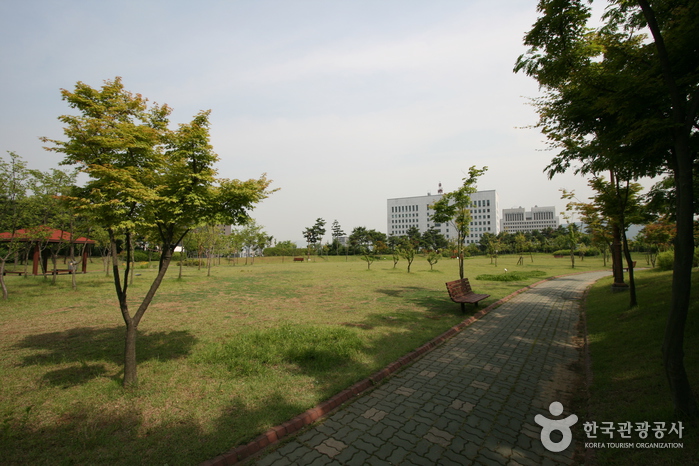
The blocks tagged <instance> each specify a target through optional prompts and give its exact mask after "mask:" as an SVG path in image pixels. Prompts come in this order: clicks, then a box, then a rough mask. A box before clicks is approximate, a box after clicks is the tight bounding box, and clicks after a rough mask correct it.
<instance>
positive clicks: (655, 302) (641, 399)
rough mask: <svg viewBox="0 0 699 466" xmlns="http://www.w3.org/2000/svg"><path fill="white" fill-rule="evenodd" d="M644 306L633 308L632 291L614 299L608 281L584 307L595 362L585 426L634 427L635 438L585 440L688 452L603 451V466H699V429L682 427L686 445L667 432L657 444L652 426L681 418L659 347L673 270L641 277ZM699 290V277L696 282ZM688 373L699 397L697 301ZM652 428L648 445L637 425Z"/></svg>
mask: <svg viewBox="0 0 699 466" xmlns="http://www.w3.org/2000/svg"><path fill="white" fill-rule="evenodd" d="M636 278H637V287H638V302H639V306H637V307H636V308H634V309H629V308H628V294H627V293H616V294H615V293H612V292H611V289H610V286H611V283H612V280H611V278H610V279H603V280H600V281H598V282H597V283H596V284H595V286H593V288H592V289H591V290H590V292H589V295H588V300H587V305H586V316H587V330H588V339H589V348H590V356H591V360H592V374H593V383H592V386H591V390H590V391H591V400H590V413H589V414H588V415H587V416H581V421H580V422H588V421H590V422H591V421H595V422H596V423H597V424H598V425H601V424H602V423H603V422H613V423H614V426H615V430H616V427H617V425H618V424H619V423H624V422H632V423H633V424H632V425H633V428H634V430H633V431H632V432H631V438H630V439H622V438H620V436H619V433H618V432H614V438H610V437H609V436H608V435H605V434H601V433H599V432H598V435H597V437H598V438H597V439H596V440H593V439H588V440H586V441H587V442H605V443H606V442H633V443H634V444H636V443H651V442H672V443H675V442H678V443H683V444H684V448H682V449H657V448H656V449H643V448H631V449H622V448H599V449H596V450H595V453H596V456H597V459H598V461H599V464H603V465H606V464H613V465H629V466H631V465H639V464H642V465H666V464H678V465H679V464H682V465H684V464H699V429H698V427H697V425H696V424H695V425H689V424H688V423H687V422H684V423H683V425H684V431H683V433H682V438H681V439H680V438H679V436H678V434H677V433H672V434H670V433H667V432H666V433H665V436H664V438H663V439H656V437H655V434H654V432H653V430H652V429H653V427H654V426H655V423H656V422H665V423H666V428H669V427H670V426H671V425H672V423H673V422H674V423H676V422H677V421H678V419H676V418H675V417H674V416H673V407H672V402H671V398H670V390H669V386H668V382H667V379H666V377H665V372H664V369H663V366H662V360H661V346H662V340H663V332H664V329H665V321H666V317H667V312H668V309H669V307H670V290H671V280H672V273H671V272H659V271H657V270H648V271H641V272H638V273H637V277H636ZM693 284H694V289H695V290H696V289H699V276H697V274H696V273H695V274H694V276H693ZM684 348H685V368H686V370H687V373H688V376H689V380H690V384H691V386H692V387H693V389H694V391H695V396H697V390H698V389H699V299H698V298H697V296H696V294H695V295H694V296H693V298H692V304H691V308H690V313H689V318H688V321H687V326H686V330H685V345H684ZM643 422H648V423H649V424H650V426H651V429H649V431H648V436H647V438H646V439H642V438H641V437H639V434H638V432H637V431H636V425H637V424H636V423H643Z"/></svg>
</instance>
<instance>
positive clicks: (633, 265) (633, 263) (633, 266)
mask: <svg viewBox="0 0 699 466" xmlns="http://www.w3.org/2000/svg"><path fill="white" fill-rule="evenodd" d="M631 268H632V269H635V268H636V261H633V262H631ZM624 270H626V271H627V272H628V271H629V268H628V267H624Z"/></svg>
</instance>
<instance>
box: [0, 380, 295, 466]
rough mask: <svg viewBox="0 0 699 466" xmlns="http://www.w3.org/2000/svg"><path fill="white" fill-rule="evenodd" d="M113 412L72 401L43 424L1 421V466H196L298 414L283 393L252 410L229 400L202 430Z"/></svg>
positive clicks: (120, 409)
mask: <svg viewBox="0 0 699 466" xmlns="http://www.w3.org/2000/svg"><path fill="white" fill-rule="evenodd" d="M117 405H118V404H114V405H113V406H110V405H106V406H105V405H98V404H88V403H83V402H80V401H77V402H76V403H74V404H73V405H71V406H70V407H69V408H68V409H67V410H66V411H64V412H62V413H60V415H59V417H58V418H56V419H55V421H53V422H51V423H41V422H36V420H37V416H41V414H40V413H39V412H38V411H37V412H34V411H31V412H30V411H29V410H27V411H26V412H22V413H18V414H15V415H11V416H6V417H5V421H4V424H3V429H0V450H1V451H2V452H3V464H17V465H19V464H55V463H56V459H57V458H58V459H59V461H58V464H109V465H132V464H170V465H192V464H199V463H201V462H203V461H206V460H209V459H212V458H214V457H216V456H217V455H219V454H221V453H224V452H226V451H229V450H230V449H232V448H234V447H235V446H237V445H240V444H243V443H245V442H247V441H249V440H250V439H251V438H252V437H254V436H256V435H258V434H256V432H263V431H265V430H267V429H269V428H270V427H272V426H274V425H278V424H281V423H282V422H285V421H287V420H288V419H291V418H292V417H293V416H295V415H296V414H298V413H300V412H303V411H304V410H305V409H306V407H304V406H300V405H297V404H295V403H293V401H292V400H291V399H289V398H288V396H286V395H285V394H284V393H283V392H274V393H271V394H268V395H267V396H265V398H264V399H262V400H260V403H258V404H257V407H256V408H252V409H251V408H250V407H248V405H247V404H246V403H243V402H242V401H240V400H237V399H233V400H231V401H230V403H229V404H228V405H226V406H224V407H223V408H222V409H221V410H220V412H219V413H218V415H216V416H215V420H214V421H213V422H212V423H211V424H210V425H208V426H207V427H204V426H202V425H201V423H200V421H199V420H197V419H196V418H194V417H192V416H187V415H183V416H171V417H169V418H166V419H165V420H163V422H161V423H158V424H152V420H150V419H149V416H148V415H147V414H146V413H145V412H144V411H143V410H142V408H139V407H137V406H134V405H133V404H130V403H129V404H126V405H124V404H121V405H119V406H117ZM38 445H42V447H37V446H38Z"/></svg>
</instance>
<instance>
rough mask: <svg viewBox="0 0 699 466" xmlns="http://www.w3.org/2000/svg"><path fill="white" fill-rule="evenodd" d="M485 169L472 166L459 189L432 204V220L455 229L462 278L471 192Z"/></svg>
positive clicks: (474, 189) (461, 276)
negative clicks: (447, 224) (448, 224)
mask: <svg viewBox="0 0 699 466" xmlns="http://www.w3.org/2000/svg"><path fill="white" fill-rule="evenodd" d="M487 169H488V167H483V168H482V169H477V168H476V167H475V166H472V167H471V168H470V169H469V171H468V177H467V178H464V179H463V182H464V183H463V185H462V186H461V187H460V188H459V189H457V190H455V191H452V192H450V193H446V194H445V195H443V196H442V198H441V199H440V200H438V201H437V202H435V203H434V205H432V209H434V214H433V215H432V221H434V222H437V223H451V225H452V226H453V227H454V230H455V231H456V235H457V243H456V246H457V248H458V249H457V253H458V258H459V277H460V278H464V242H465V241H466V237H467V236H468V233H469V226H470V224H471V210H470V207H471V194H473V193H475V192H476V191H477V189H476V182H477V181H478V178H479V177H480V176H481V175H482V174H483V173H485V172H486V170H487Z"/></svg>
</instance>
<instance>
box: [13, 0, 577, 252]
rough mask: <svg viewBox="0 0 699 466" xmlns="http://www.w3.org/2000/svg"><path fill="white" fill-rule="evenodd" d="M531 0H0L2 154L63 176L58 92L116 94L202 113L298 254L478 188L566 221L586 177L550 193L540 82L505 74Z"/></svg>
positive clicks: (529, 16)
mask: <svg viewBox="0 0 699 466" xmlns="http://www.w3.org/2000/svg"><path fill="white" fill-rule="evenodd" d="M536 3H537V2H536V1H535V0H501V1H497V2H494V1H492V0H482V1H481V0H458V1H452V0H429V1H428V0H419V1H418V0H382V1H376V0H373V1H369V0H342V1H340V0H315V1H312V0H308V1H305V0H275V1H271V0H270V1H267V0H255V1H252V0H237V1H236V0H226V1H223V0H221V1H216V0H199V1H197V2H191V1H177V0H167V1H155V0H137V1H109V2H98V1H87V0H62V1H60V2H56V1H52V0H26V1H9V0H8V1H3V2H0V67H1V69H2V72H1V73H0V155H2V156H6V154H7V151H14V152H16V153H17V154H19V155H20V156H21V157H22V158H23V159H24V160H26V161H27V162H28V164H29V166H30V167H31V168H38V169H42V170H48V169H49V168H54V167H58V163H59V162H60V160H61V158H62V157H61V154H56V153H52V152H48V151H46V150H44V149H43V145H44V144H43V143H42V142H41V141H40V140H39V137H41V136H46V137H49V138H54V139H63V127H62V124H61V123H60V121H58V117H59V116H60V115H63V114H70V113H71V112H72V111H71V109H69V107H68V105H67V104H66V102H64V101H62V100H61V95H60V89H62V88H63V89H69V90H72V89H73V88H74V86H75V84H76V83H77V82H78V81H82V82H84V83H86V84H88V85H90V86H92V87H95V88H98V87H100V86H101V85H102V84H103V82H104V81H105V80H112V79H114V78H115V77H116V76H120V77H121V78H122V80H123V84H124V86H125V88H126V89H127V90H129V91H131V92H134V93H139V94H142V95H143V96H144V97H147V98H148V99H149V100H150V101H151V102H157V103H159V104H162V103H167V104H168V105H169V106H170V107H172V108H173V113H172V115H171V122H172V123H173V127H174V125H176V124H177V123H186V122H189V121H191V119H192V118H193V117H194V115H196V114H197V113H198V112H199V111H200V110H208V109H210V110H211V124H212V128H211V143H212V145H213V147H214V150H215V152H216V153H217V154H218V155H219V157H220V161H219V163H218V170H219V176H221V177H225V178H236V179H250V178H258V177H259V176H260V175H262V174H263V173H266V174H267V177H268V178H269V179H271V180H273V183H272V185H271V188H279V191H277V192H275V193H274V194H272V195H271V196H270V197H269V198H268V199H266V200H264V201H263V202H262V203H261V204H259V206H258V207H257V208H256V209H255V210H254V211H253V212H252V216H253V217H254V218H255V220H256V221H257V223H258V224H260V225H262V226H263V227H264V230H265V231H266V232H267V233H268V234H269V235H272V236H274V238H275V240H277V241H283V240H292V241H297V242H298V243H299V244H302V243H303V231H304V229H305V228H308V227H311V226H313V225H314V224H315V221H316V219H317V218H323V219H325V220H326V222H327V225H326V229H327V230H328V232H327V234H326V236H325V241H329V240H330V239H331V238H330V226H331V224H332V222H333V221H334V220H337V221H338V222H339V224H340V225H341V227H342V229H343V230H344V231H345V233H347V234H349V233H351V231H352V229H353V228H355V227H358V226H363V227H366V228H369V229H376V230H378V231H382V232H386V228H387V226H386V201H387V199H390V198H398V197H410V196H422V195H426V194H427V193H428V192H430V193H433V194H434V193H436V192H437V188H438V184H439V183H442V186H443V188H444V190H445V192H448V191H451V190H454V189H456V188H458V187H459V186H460V185H461V183H462V179H463V178H465V177H466V175H467V173H468V169H469V167H471V166H474V165H475V166H477V167H479V168H480V167H483V166H487V167H488V171H487V172H486V174H485V175H483V176H482V177H481V178H480V179H479V182H478V189H482V190H489V189H495V190H497V192H498V195H499V198H500V207H501V208H509V207H519V206H522V207H525V208H527V210H529V209H530V208H531V207H532V206H535V205H538V206H548V205H554V206H556V209H557V211H562V210H564V208H565V202H564V201H562V200H561V193H560V191H559V189H561V188H565V189H567V190H574V191H575V192H576V193H577V195H578V198H579V199H581V200H585V199H586V198H587V197H588V196H589V195H590V194H591V193H590V190H589V188H588V187H587V183H586V180H585V179H583V178H581V177H578V176H575V175H573V174H572V173H571V174H564V175H557V176H555V177H554V178H553V179H552V180H549V179H548V177H547V175H546V174H545V173H544V168H545V167H546V166H547V165H548V163H549V162H550V161H551V159H552V158H553V157H554V155H555V152H552V151H550V150H549V149H548V146H547V144H546V141H545V138H544V137H543V136H542V135H541V134H540V133H539V131H538V130H537V129H535V128H532V127H531V125H534V124H535V123H536V121H537V115H536V113H535V109H534V108H533V107H532V106H531V105H530V101H531V99H532V98H535V97H536V96H537V95H539V89H538V85H537V83H536V81H535V80H534V79H532V78H530V77H527V76H526V75H524V74H514V73H513V71H512V69H513V67H514V64H515V61H516V59H517V57H518V56H519V55H520V54H522V53H524V51H525V47H524V45H523V44H522V38H523V36H524V34H525V33H526V32H527V31H528V30H529V29H530V28H531V26H532V24H533V23H534V22H535V21H536V17H537V13H536Z"/></svg>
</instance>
